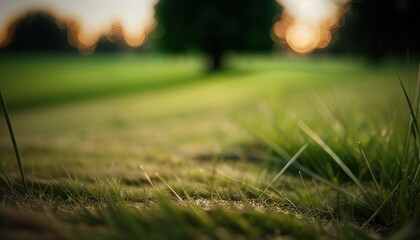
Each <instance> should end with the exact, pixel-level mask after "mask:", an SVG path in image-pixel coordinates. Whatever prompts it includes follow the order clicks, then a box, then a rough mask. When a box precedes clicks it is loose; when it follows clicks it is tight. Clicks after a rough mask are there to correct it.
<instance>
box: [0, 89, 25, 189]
mask: <svg viewBox="0 0 420 240" xmlns="http://www.w3.org/2000/svg"><path fill="white" fill-rule="evenodd" d="M0 102H1V107H2V109H3V114H4V117H5V118H6V123H7V128H8V130H9V135H10V138H11V140H12V144H13V150H14V152H15V156H16V161H17V164H18V166H19V172H20V177H21V180H22V183H23V186H25V188H26V190H28V185H27V184H26V180H25V174H24V172H23V168H22V163H21V161H20V155H19V149H18V146H17V143H16V139H15V134H14V133H13V128H12V123H11V121H10V118H9V113H8V111H7V107H6V103H5V101H4V98H3V94H2V92H1V91H0Z"/></svg>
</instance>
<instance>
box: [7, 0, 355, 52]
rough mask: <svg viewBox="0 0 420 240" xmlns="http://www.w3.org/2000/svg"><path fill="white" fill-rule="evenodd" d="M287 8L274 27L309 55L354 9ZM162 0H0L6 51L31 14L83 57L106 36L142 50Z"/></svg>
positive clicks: (321, 4)
mask: <svg viewBox="0 0 420 240" xmlns="http://www.w3.org/2000/svg"><path fill="white" fill-rule="evenodd" d="M273 1H277V2H278V3H279V4H280V5H282V6H283V7H284V9H285V10H284V11H283V15H282V18H281V19H280V20H279V21H278V22H276V23H275V24H274V26H273V32H274V34H275V35H276V36H277V38H278V39H279V40H280V41H283V42H285V43H286V44H288V45H289V46H290V48H291V49H293V50H294V51H296V52H298V53H301V54H307V53H310V52H312V51H313V50H315V49H316V48H323V47H326V46H327V45H328V44H329V43H330V41H331V38H332V35H333V33H334V31H335V30H336V29H337V28H338V26H339V25H340V21H341V19H342V18H343V17H344V15H345V13H346V11H347V10H348V6H349V4H348V3H349V0H273ZM157 2H158V0H71V1H68V0H0V47H1V46H5V45H6V44H7V43H8V42H9V41H10V36H12V34H13V30H12V29H11V28H10V26H11V24H12V23H13V22H15V21H16V20H17V19H19V17H21V16H23V15H25V14H27V13H28V12H31V11H43V12H46V13H48V14H51V15H52V16H54V17H55V18H56V19H57V21H58V23H59V25H60V26H63V27H66V28H67V29H68V32H69V35H70V44H72V45H73V46H74V47H76V48H78V49H79V50H80V51H81V52H82V53H83V52H84V53H90V52H92V51H93V50H94V48H95V46H96V44H97V42H98V40H99V39H100V38H101V37H107V38H108V40H110V41H111V42H112V41H114V40H115V39H119V38H121V37H122V38H123V39H124V41H125V42H126V43H127V45H129V46H131V47H139V46H141V45H142V44H143V43H144V42H145V40H146V39H147V34H148V33H149V32H150V31H152V30H153V28H154V26H155V25H156V22H155V18H154V15H155V11H154V7H155V5H156V4H157Z"/></svg>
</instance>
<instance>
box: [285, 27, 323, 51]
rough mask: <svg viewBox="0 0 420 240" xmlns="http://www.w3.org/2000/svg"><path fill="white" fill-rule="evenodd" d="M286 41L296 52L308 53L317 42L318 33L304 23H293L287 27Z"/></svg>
mask: <svg viewBox="0 0 420 240" xmlns="http://www.w3.org/2000/svg"><path fill="white" fill-rule="evenodd" d="M286 41H287V44H289V46H290V47H291V48H292V49H293V50H295V51H296V52H298V53H302V54H305V53H309V52H311V51H312V50H314V49H315V48H316V47H317V45H318V43H319V34H317V33H316V32H315V31H314V30H313V29H312V28H310V27H309V26H307V25H304V24H295V25H292V26H290V27H289V28H287V32H286Z"/></svg>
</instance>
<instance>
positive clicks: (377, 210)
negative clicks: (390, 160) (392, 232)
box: [361, 181, 401, 228]
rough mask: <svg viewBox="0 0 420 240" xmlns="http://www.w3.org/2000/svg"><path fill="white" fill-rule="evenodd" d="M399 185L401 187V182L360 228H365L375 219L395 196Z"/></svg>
mask: <svg viewBox="0 0 420 240" xmlns="http://www.w3.org/2000/svg"><path fill="white" fill-rule="evenodd" d="M400 185H401V181H400V182H399V183H398V184H397V186H396V187H395V188H394V190H392V192H391V193H390V194H389V195H388V197H387V198H386V199H385V201H383V202H382V204H381V206H379V207H378V208H377V209H376V211H375V212H374V213H373V214H372V216H370V218H369V219H368V220H367V221H366V222H365V223H363V225H362V227H361V228H364V227H366V225H367V224H369V223H370V221H372V220H373V219H374V218H375V217H376V215H378V214H379V213H380V212H381V210H382V208H383V207H385V205H386V204H387V203H388V202H389V200H391V197H392V196H393V195H394V194H395V192H396V191H397V190H398V188H399V187H400Z"/></svg>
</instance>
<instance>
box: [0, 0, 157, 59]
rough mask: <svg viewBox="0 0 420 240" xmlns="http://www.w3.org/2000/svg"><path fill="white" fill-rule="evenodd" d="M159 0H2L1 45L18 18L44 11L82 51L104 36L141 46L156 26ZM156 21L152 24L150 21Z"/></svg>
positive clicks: (0, 1)
mask: <svg viewBox="0 0 420 240" xmlns="http://www.w3.org/2000/svg"><path fill="white" fill-rule="evenodd" d="M157 1H158V0H124V1H120V0H107V1H104V0H89V1H88V0H73V1H72V2H71V4H69V3H68V2H67V1H62V0H0V47H4V46H6V45H7V44H8V43H9V40H10V38H11V36H12V35H13V32H14V26H15V25H16V23H17V19H21V18H22V17H24V16H25V15H26V14H28V13H29V12H43V13H47V14H48V15H51V16H52V17H54V18H55V19H56V21H57V25H58V26H59V27H60V28H66V29H67V31H68V33H69V34H68V35H69V43H70V44H71V45H72V46H73V47H76V48H78V49H79V51H80V52H81V53H82V54H90V53H92V52H93V51H94V50H95V48H96V44H97V43H98V41H99V40H100V39H101V38H106V39H108V40H109V41H110V42H116V41H118V40H119V39H123V40H124V41H125V42H126V44H127V45H128V46H130V47H139V46H141V45H143V44H144V43H145V42H146V40H147V35H148V34H149V33H150V32H151V31H152V30H153V28H154V27H155V21H154V6H155V4H156V3H157ZM151 23H153V24H151Z"/></svg>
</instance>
